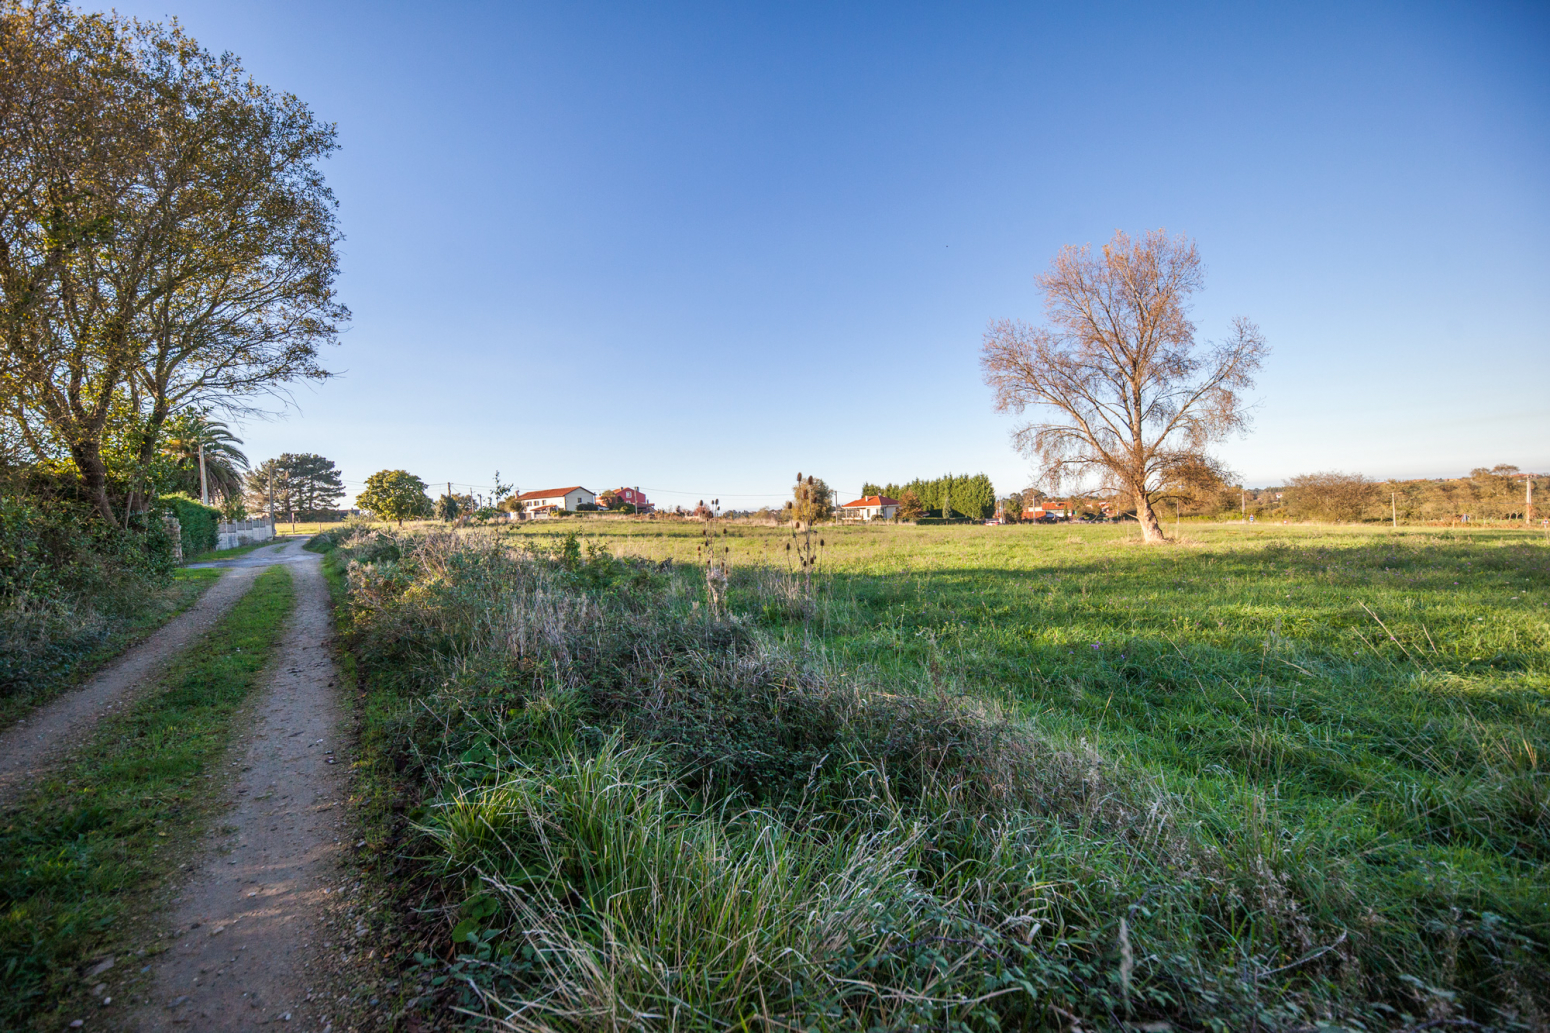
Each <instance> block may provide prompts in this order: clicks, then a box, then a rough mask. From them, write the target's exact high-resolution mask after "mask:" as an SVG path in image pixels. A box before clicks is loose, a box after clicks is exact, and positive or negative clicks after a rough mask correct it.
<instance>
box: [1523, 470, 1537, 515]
mask: <svg viewBox="0 0 1550 1033" xmlns="http://www.w3.org/2000/svg"><path fill="white" fill-rule="evenodd" d="M1533 524H1534V475H1533V474H1529V475H1528V476H1527V477H1525V478H1524V486H1523V526H1524V527H1532V526H1533Z"/></svg>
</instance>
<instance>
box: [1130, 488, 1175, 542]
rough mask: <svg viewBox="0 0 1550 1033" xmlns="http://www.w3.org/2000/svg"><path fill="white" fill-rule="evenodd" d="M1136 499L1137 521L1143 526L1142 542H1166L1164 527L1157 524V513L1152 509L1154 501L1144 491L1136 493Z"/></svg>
mask: <svg viewBox="0 0 1550 1033" xmlns="http://www.w3.org/2000/svg"><path fill="white" fill-rule="evenodd" d="M1134 494H1135V498H1136V521H1137V522H1138V523H1139V524H1140V525H1141V540H1142V541H1146V542H1165V541H1167V540H1168V539H1167V536H1166V535H1164V534H1163V529H1162V525H1161V524H1160V523H1158V522H1157V513H1156V511H1155V510H1153V509H1152V500H1151V499H1150V498H1149V497H1148V496H1147V494H1146V492H1144V491H1137V492H1135V493H1134Z"/></svg>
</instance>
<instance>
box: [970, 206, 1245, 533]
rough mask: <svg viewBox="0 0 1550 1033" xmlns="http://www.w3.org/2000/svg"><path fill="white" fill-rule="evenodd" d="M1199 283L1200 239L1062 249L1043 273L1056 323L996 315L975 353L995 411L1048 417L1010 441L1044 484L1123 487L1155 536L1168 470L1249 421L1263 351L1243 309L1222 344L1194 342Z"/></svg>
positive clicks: (1158, 238)
mask: <svg viewBox="0 0 1550 1033" xmlns="http://www.w3.org/2000/svg"><path fill="white" fill-rule="evenodd" d="M1203 282H1204V277H1203V274H1202V272H1201V268H1200V256H1199V254H1198V252H1197V251H1196V249H1195V245H1194V243H1193V242H1192V241H1190V240H1189V239H1188V238H1187V237H1183V236H1179V237H1174V238H1169V237H1168V235H1167V234H1166V233H1164V232H1163V231H1162V230H1157V231H1155V232H1152V233H1148V234H1146V235H1145V236H1144V237H1142V238H1140V239H1139V240H1134V241H1132V240H1131V239H1130V237H1128V236H1126V235H1125V234H1124V233H1116V234H1115V235H1114V239H1113V240H1111V241H1110V242H1109V243H1108V244H1106V245H1105V246H1104V248H1103V254H1102V255H1101V256H1097V255H1094V254H1093V253H1092V250H1091V248H1090V247H1087V246H1083V247H1080V248H1075V247H1066V248H1062V249H1061V251H1060V254H1059V255H1058V256H1056V258H1055V260H1054V262H1053V263H1051V265H1050V268H1049V271H1048V272H1046V273H1045V274H1044V275H1042V276H1040V277H1039V279H1038V283H1039V286H1040V287H1041V288H1042V289H1043V292H1044V298H1045V311H1046V314H1047V317H1048V326H1046V327H1030V326H1027V325H1025V324H1023V323H1021V322H1014V321H1011V320H999V321H997V322H994V323H992V324H991V325H990V329H989V330H988V331H987V332H986V334H985V342H984V351H983V353H982V355H981V358H980V366H981V368H982V369H983V370H984V374H985V381H986V383H987V384H989V385H990V386H991V387H992V388H993V389H994V390H995V395H996V409H997V411H998V412H1011V413H1021V412H1023V411H1024V410H1025V409H1026V408H1027V407H1028V406H1030V405H1037V406H1043V407H1045V408H1044V410H1043V411H1048V412H1050V413H1051V416H1050V418H1049V419H1048V420H1047V421H1045V422H1035V423H1028V424H1025V425H1024V426H1023V427H1021V428H1020V429H1019V430H1018V431H1017V433H1016V435H1015V438H1014V440H1015V441H1016V443H1017V446H1018V448H1019V449H1020V450H1021V451H1023V452H1024V453H1025V454H1027V455H1029V456H1032V457H1033V458H1035V459H1036V460H1038V462H1039V463H1040V466H1041V475H1042V478H1043V480H1044V482H1045V483H1046V484H1048V485H1049V486H1050V488H1051V489H1058V488H1059V487H1060V485H1061V484H1062V483H1063V482H1070V481H1076V482H1078V483H1080V482H1082V481H1085V480H1087V479H1089V478H1090V477H1092V476H1096V477H1097V478H1098V479H1099V480H1100V482H1101V483H1103V484H1104V485H1105V486H1106V487H1109V488H1112V489H1117V490H1122V491H1124V492H1125V493H1127V494H1128V495H1130V496H1131V498H1133V499H1134V500H1135V505H1136V515H1137V519H1138V520H1139V521H1140V523H1141V532H1142V536H1143V537H1144V538H1145V540H1146V541H1149V542H1155V541H1161V540H1162V539H1163V533H1162V527H1161V526H1160V524H1159V523H1158V519H1157V514H1156V513H1155V512H1154V511H1153V508H1152V503H1153V500H1154V499H1155V498H1157V496H1158V495H1159V494H1160V493H1161V492H1163V490H1164V485H1165V484H1166V482H1167V480H1168V478H1169V477H1170V475H1171V474H1172V473H1173V471H1175V470H1176V469H1178V468H1179V467H1182V466H1186V465H1189V464H1195V463H1201V462H1204V461H1206V458H1207V457H1206V455H1205V448H1206V446H1207V445H1209V444H1210V443H1212V442H1214V441H1218V440H1220V439H1222V438H1223V437H1225V436H1226V435H1227V434H1229V433H1231V432H1233V431H1238V430H1241V429H1243V428H1244V427H1245V426H1246V425H1247V412H1246V408H1245V406H1244V404H1243V400H1242V396H1241V393H1242V392H1243V391H1244V390H1246V389H1248V388H1250V387H1252V386H1253V383H1254V381H1253V375H1254V373H1255V372H1256V371H1257V370H1258V368H1259V366H1260V364H1261V362H1262V361H1263V359H1264V356H1265V355H1266V354H1267V351H1268V349H1267V347H1266V345H1265V339H1264V337H1263V336H1262V335H1261V334H1260V332H1259V328H1258V327H1257V326H1255V325H1254V324H1253V323H1251V322H1249V321H1248V320H1247V319H1243V318H1241V317H1240V318H1238V319H1236V320H1234V322H1233V331H1232V334H1231V335H1230V336H1229V338H1228V339H1227V340H1226V341H1225V342H1223V343H1221V344H1219V345H1215V346H1212V347H1210V348H1209V349H1207V350H1205V351H1204V352H1201V351H1200V350H1199V349H1198V347H1197V344H1196V341H1195V325H1194V323H1192V322H1190V320H1189V318H1188V316H1187V311H1188V305H1189V299H1190V296H1191V295H1192V294H1194V292H1195V291H1197V290H1199V289H1200V288H1201V286H1202V285H1203Z"/></svg>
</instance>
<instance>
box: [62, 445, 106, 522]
mask: <svg viewBox="0 0 1550 1033" xmlns="http://www.w3.org/2000/svg"><path fill="white" fill-rule="evenodd" d="M70 454H71V458H73V459H74V460H75V465H76V468H77V469H79V470H80V471H81V480H82V481H84V482H85V484H86V494H87V497H88V498H90V499H91V501H92V504H93V505H94V506H96V507H97V512H98V513H100V514H102V519H104V520H106V521H107V522H108V523H110V524H112V523H115V522H116V521H117V518H116V517H115V516H114V515H113V504H112V503H111V502H109V501H108V468H107V464H105V463H104V462H103V461H102V447H101V445H99V444H98V443H97V442H95V441H82V442H79V443H77V444H76V445H75V446H74V447H72V448H71V449H70Z"/></svg>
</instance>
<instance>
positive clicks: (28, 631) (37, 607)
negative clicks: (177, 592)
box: [0, 492, 173, 697]
mask: <svg viewBox="0 0 1550 1033" xmlns="http://www.w3.org/2000/svg"><path fill="white" fill-rule="evenodd" d="M171 544H172V543H171V541H170V539H169V536H168V535H167V533H166V530H165V528H164V526H163V524H162V522H161V521H160V520H157V519H152V520H150V521H149V522H147V523H145V524H142V525H141V526H136V527H131V528H130V529H127V530H126V529H124V528H119V527H114V526H111V525H109V524H107V523H105V522H104V521H102V520H100V519H98V518H96V516H95V515H94V514H93V513H92V512H91V511H90V510H88V509H87V508H86V507H84V506H82V505H79V504H77V503H74V502H72V501H71V500H70V499H67V498H58V497H53V496H38V495H31V494H26V493H22V492H14V493H13V492H7V493H5V494H3V495H0V696H11V695H15V694H17V693H22V692H26V693H27V694H28V695H29V696H38V697H41V696H42V695H46V694H47V692H48V691H49V689H50V687H51V686H54V685H57V684H59V683H61V682H63V681H66V680H68V679H69V678H70V677H71V675H72V674H73V672H74V671H75V670H76V669H77V667H78V666H79V665H80V663H81V662H82V661H83V660H84V659H86V658H88V657H90V656H92V655H93V654H94V653H95V652H96V651H97V650H99V649H100V648H101V647H102V646H103V645H104V643H106V642H108V641H109V640H110V639H111V638H112V637H113V636H114V635H115V634H116V633H118V632H119V631H121V630H122V629H123V628H124V627H126V626H127V625H128V624H129V623H131V622H133V621H134V620H136V619H137V618H139V617H141V616H143V615H144V614H145V613H146V612H147V611H148V610H151V609H153V608H154V601H155V598H156V596H157V594H158V592H160V591H161V590H162V589H163V588H165V587H166V586H167V584H168V582H169V579H170V576H171V572H172V569H173V561H172V549H171Z"/></svg>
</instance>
